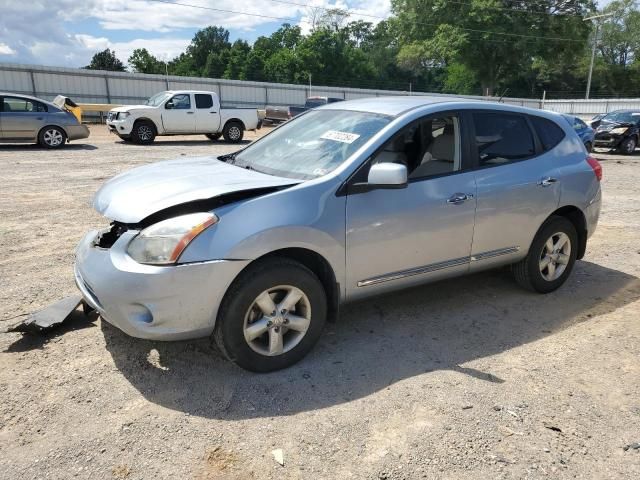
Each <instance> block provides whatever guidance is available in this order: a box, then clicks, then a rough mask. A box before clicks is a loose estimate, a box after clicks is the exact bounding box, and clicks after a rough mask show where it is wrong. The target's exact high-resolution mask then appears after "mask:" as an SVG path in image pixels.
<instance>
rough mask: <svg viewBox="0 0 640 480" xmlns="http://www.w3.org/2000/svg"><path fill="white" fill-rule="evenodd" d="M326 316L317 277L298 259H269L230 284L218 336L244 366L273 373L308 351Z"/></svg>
mask: <svg viewBox="0 0 640 480" xmlns="http://www.w3.org/2000/svg"><path fill="white" fill-rule="evenodd" d="M326 317H327V297H326V294H325V291H324V288H323V286H322V283H321V282H320V280H319V279H318V277H317V276H316V275H315V274H314V273H313V272H312V271H311V270H309V269H308V268H307V267H305V266H304V265H302V264H300V263H298V262H296V261H293V260H290V259H287V258H270V259H267V260H262V261H259V262H258V263H256V264H255V265H253V266H250V267H249V268H247V269H246V270H245V271H244V272H243V273H241V274H240V276H239V277H238V278H237V279H236V280H235V281H234V282H233V284H232V285H231V287H229V290H228V291H227V293H226V295H225V298H224V300H223V301H222V304H221V306H220V312H219V313H218V319H217V322H216V328H215V331H214V334H213V336H214V339H215V341H216V343H217V344H218V347H219V348H220V350H221V351H222V352H223V353H224V355H225V356H226V357H227V358H228V359H229V360H231V361H232V362H234V363H236V364H238V365H239V366H240V367H242V368H244V369H246V370H250V371H253V372H271V371H274V370H280V369H282V368H286V367H289V366H291V365H293V364H294V363H296V362H298V361H299V360H300V359H302V358H303V357H304V356H305V355H306V354H307V353H309V351H310V350H311V349H312V348H313V346H314V345H315V344H316V342H317V341H318V339H319V338H320V335H321V333H322V329H323V328H324V324H325V321H326Z"/></svg>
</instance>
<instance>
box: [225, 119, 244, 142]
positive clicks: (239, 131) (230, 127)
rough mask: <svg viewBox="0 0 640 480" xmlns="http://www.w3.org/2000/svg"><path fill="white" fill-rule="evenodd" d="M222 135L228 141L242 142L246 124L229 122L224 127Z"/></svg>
mask: <svg viewBox="0 0 640 480" xmlns="http://www.w3.org/2000/svg"><path fill="white" fill-rule="evenodd" d="M222 135H223V136H224V140H225V141H226V142H228V143H240V142H241V141H242V137H244V126H243V125H242V124H241V123H240V122H227V124H226V125H225V126H224V128H223V129H222Z"/></svg>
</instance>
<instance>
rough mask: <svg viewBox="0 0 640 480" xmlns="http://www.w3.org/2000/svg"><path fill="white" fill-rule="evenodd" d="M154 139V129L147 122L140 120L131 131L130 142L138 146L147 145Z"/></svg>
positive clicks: (153, 126) (152, 125) (151, 124)
mask: <svg viewBox="0 0 640 480" xmlns="http://www.w3.org/2000/svg"><path fill="white" fill-rule="evenodd" d="M155 138H156V127H155V125H154V124H153V123H151V122H149V121H148V120H140V121H138V122H136V123H135V125H134V126H133V129H132V130H131V140H132V141H133V142H134V143H137V144H138V145H148V144H150V143H153V141H154V140H155Z"/></svg>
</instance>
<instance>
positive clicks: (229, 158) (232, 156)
mask: <svg viewBox="0 0 640 480" xmlns="http://www.w3.org/2000/svg"><path fill="white" fill-rule="evenodd" d="M238 153H240V152H233V153H227V154H226V155H220V156H219V157H218V160H220V161H221V162H227V163H228V164H230V165H234V164H235V163H236V155H238Z"/></svg>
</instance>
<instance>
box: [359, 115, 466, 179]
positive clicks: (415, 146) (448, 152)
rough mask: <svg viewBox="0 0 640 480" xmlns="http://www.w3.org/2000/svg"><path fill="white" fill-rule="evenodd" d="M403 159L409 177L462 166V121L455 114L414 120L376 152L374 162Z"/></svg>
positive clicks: (392, 161)
mask: <svg viewBox="0 0 640 480" xmlns="http://www.w3.org/2000/svg"><path fill="white" fill-rule="evenodd" d="M383 162H388V163H400V164H402V165H405V166H406V167H407V171H408V174H409V179H418V178H426V177H432V176H434V175H444V174H447V173H452V172H455V171H458V170H460V169H461V156H460V123H459V121H458V117H457V116H455V115H443V116H441V117H431V118H427V119H424V120H420V121H418V122H414V123H412V124H411V125H410V126H408V127H406V128H404V129H403V130H402V131H400V133H398V134H397V135H395V136H394V137H393V139H391V140H390V141H389V142H387V144H386V145H385V146H384V147H382V149H381V150H380V151H379V152H378V153H377V154H376V155H375V157H374V159H373V161H372V163H374V164H375V163H383Z"/></svg>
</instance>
